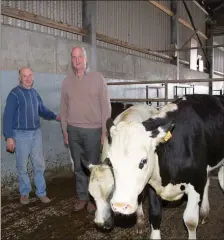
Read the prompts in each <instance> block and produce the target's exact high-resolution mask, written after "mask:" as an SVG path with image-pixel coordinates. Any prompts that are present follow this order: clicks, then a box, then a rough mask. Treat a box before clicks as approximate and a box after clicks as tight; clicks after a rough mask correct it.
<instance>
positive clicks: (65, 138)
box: [63, 132, 68, 145]
mask: <svg viewBox="0 0 224 240" xmlns="http://www.w3.org/2000/svg"><path fill="white" fill-rule="evenodd" d="M63 136H64V143H65V144H67V145H68V133H67V132H64V133H63Z"/></svg>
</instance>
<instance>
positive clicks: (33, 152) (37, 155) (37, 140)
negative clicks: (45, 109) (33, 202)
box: [14, 128, 46, 197]
mask: <svg viewBox="0 0 224 240" xmlns="http://www.w3.org/2000/svg"><path fill="white" fill-rule="evenodd" d="M14 139H15V142H16V151H15V154H16V164H17V170H18V178H19V192H20V195H29V193H30V192H31V190H32V187H31V184H30V179H29V176H28V172H27V163H28V159H29V157H30V158H31V161H32V164H33V168H34V184H35V186H36V191H35V193H36V195H37V197H41V196H45V195H46V183H45V179H44V171H45V161H44V156H43V148H42V134H41V130H40V129H39V128H38V129H37V130H29V131H28V130H14Z"/></svg>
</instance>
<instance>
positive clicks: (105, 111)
mask: <svg viewBox="0 0 224 240" xmlns="http://www.w3.org/2000/svg"><path fill="white" fill-rule="evenodd" d="M71 61H72V69H71V71H70V72H69V74H68V76H67V77H66V78H65V79H64V81H63V83H62V89H61V111H60V116H56V115H55V114H54V113H53V112H51V111H50V110H48V109H47V108H45V107H44V105H43V102H42V100H41V98H40V96H39V94H38V93H37V91H36V90H35V89H34V88H32V84H33V73H32V70H31V69H30V68H22V69H21V70H20V71H19V75H20V84H19V86H17V87H16V88H14V89H13V90H12V91H11V92H10V94H9V95H8V98H7V102H6V107H5V111H4V117H3V133H4V136H5V137H6V146H7V150H8V151H11V152H13V151H14V150H15V147H16V151H15V152H16V163H17V170H18V177H19V191H20V195H21V198H20V202H21V203H22V204H27V203H29V192H30V191H31V186H30V182H29V178H28V174H27V161H28V157H29V156H30V157H31V160H32V162H33V166H34V183H35V186H36V195H37V196H38V197H39V198H40V200H41V201H42V202H45V203H47V202H49V201H50V199H49V198H48V197H47V196H46V184H45V180H44V176H43V174H44V170H45V164H44V157H43V152H42V139H41V131H40V120H39V116H41V117H43V118H45V119H47V120H51V119H52V120H57V121H61V126H62V132H63V136H64V142H65V144H68V145H69V148H70V150H71V155H72V158H73V160H74V165H75V178H76V191H77V195H78V198H79V199H78V201H77V202H76V204H75V209H74V210H75V211H79V210H82V209H83V208H84V207H85V206H86V205H87V210H88V211H89V212H92V211H93V210H95V206H94V205H93V203H92V202H91V201H90V198H89V194H88V174H87V173H86V172H85V169H84V168H83V165H82V163H85V162H86V163H87V162H91V163H93V164H96V163H97V162H98V161H99V158H100V147H101V144H102V143H103V141H104V136H105V134H106V120H107V119H108V118H109V117H110V115H111V105H110V99H109V96H108V91H107V84H106V81H105V80H104V78H103V76H102V75H101V74H100V73H97V72H92V71H89V70H88V69H87V56H86V51H85V49H84V48H82V47H79V46H77V47H74V48H73V49H72V53H71Z"/></svg>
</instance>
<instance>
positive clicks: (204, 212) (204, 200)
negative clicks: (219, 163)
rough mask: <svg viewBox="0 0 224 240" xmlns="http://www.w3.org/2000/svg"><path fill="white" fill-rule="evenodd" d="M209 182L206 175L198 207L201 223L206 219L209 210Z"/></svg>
mask: <svg viewBox="0 0 224 240" xmlns="http://www.w3.org/2000/svg"><path fill="white" fill-rule="evenodd" d="M209 184H210V178H209V177H208V178H207V182H206V184H205V188H204V193H203V197H202V203H201V208H200V214H201V216H202V222H201V223H202V224H204V223H206V220H207V219H208V215H209V211H210V206H209V200H208V190H209Z"/></svg>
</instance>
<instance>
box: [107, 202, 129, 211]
mask: <svg viewBox="0 0 224 240" xmlns="http://www.w3.org/2000/svg"><path fill="white" fill-rule="evenodd" d="M111 206H112V208H113V209H114V210H117V209H125V210H126V209H128V208H130V205H129V204H127V203H112V204H111Z"/></svg>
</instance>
